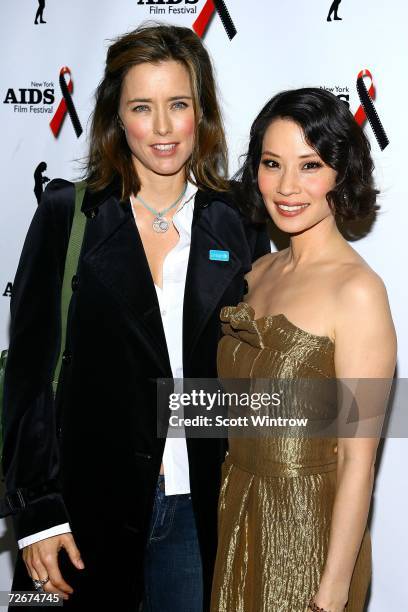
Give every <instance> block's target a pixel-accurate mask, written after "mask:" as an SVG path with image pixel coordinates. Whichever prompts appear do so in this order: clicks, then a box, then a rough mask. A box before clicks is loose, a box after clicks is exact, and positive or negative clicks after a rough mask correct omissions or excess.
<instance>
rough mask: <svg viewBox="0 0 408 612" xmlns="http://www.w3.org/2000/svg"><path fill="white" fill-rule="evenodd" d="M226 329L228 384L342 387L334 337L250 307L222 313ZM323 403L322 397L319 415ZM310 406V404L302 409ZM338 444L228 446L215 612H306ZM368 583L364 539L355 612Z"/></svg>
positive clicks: (322, 556) (322, 554)
mask: <svg viewBox="0 0 408 612" xmlns="http://www.w3.org/2000/svg"><path fill="white" fill-rule="evenodd" d="M221 320H222V321H223V333H224V336H223V338H222V339H221V341H220V344H219V348H218V373H219V376H220V377H221V378H275V379H276V378H280V379H292V380H293V379H298V378H305V379H307V378H314V379H316V378H320V379H322V380H323V379H334V377H335V370H334V344H333V342H332V341H331V340H330V339H329V338H326V337H323V336H316V335H314V334H310V333H308V332H306V331H304V330H302V329H300V328H298V327H297V326H295V325H294V324H292V323H291V322H290V321H288V319H287V318H286V317H285V316H284V315H283V314H279V315H270V316H265V317H261V318H259V319H254V311H253V309H252V308H251V306H249V305H248V304H246V303H243V302H242V303H240V304H238V306H236V307H225V308H223V310H222V312H221ZM318 401H319V400H318ZM325 401H326V400H325V398H324V394H323V395H322V397H321V399H320V404H321V405H320V407H318V408H319V409H320V413H321V414H325V411H326V407H325V405H323V404H324V402H325ZM305 406H306V403H305V402H303V403H302V404H301V405H300V406H297V410H298V411H301V410H302V409H304V408H305ZM313 406H314V409H316V397H314V398H313ZM292 408H294V409H295V410H296V407H294V406H292ZM306 408H307V406H306ZM309 409H310V406H309ZM336 442H337V439H336V438H306V437H302V436H298V437H296V436H294V437H283V436H281V437H275V436H274V437H272V436H265V437H261V438H260V437H253V438H242V437H241V438H234V437H230V440H229V453H228V456H227V458H226V461H225V463H224V465H223V468H222V469H223V482H222V488H221V495H220V501H219V515H218V520H219V543H218V552H217V559H216V565H215V573H214V582H213V592H212V600H211V611H212V612H307V605H308V602H309V601H310V598H311V597H312V596H313V595H314V594H315V593H316V591H317V588H318V586H319V582H320V577H321V574H322V570H323V567H324V564H325V560H326V556H327V551H328V542H329V535H330V524H331V515H332V509H333V503H334V497H335V490H336V465H337V462H336V453H337V444H336ZM370 576H371V543H370V536H369V532H368V531H367V530H366V531H365V534H364V538H363V542H362V545H361V548H360V551H359V555H358V558H357V562H356V565H355V569H354V573H353V577H352V582H351V587H350V592H349V601H348V605H347V608H346V610H347V612H362V610H363V609H364V602H365V598H366V593H367V590H368V586H369V582H370Z"/></svg>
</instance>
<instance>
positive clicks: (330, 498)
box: [212, 88, 396, 612]
mask: <svg viewBox="0 0 408 612" xmlns="http://www.w3.org/2000/svg"><path fill="white" fill-rule="evenodd" d="M372 172H373V162H372V159H371V156H370V147H369V143H368V141H367V139H366V137H365V136H364V134H363V132H362V130H361V128H360V127H359V126H358V125H357V123H356V122H355V120H354V118H353V116H352V114H351V113H350V111H349V110H348V108H347V106H346V105H345V104H344V103H343V102H341V101H340V100H338V99H337V98H336V97H335V96H334V95H332V94H330V93H328V92H325V91H323V90H320V89H314V88H307V89H300V90H294V91H287V92H282V93H280V94H278V95H277V96H275V97H274V98H273V99H272V100H271V101H269V102H268V103H267V104H266V106H265V107H264V108H263V110H262V111H261V112H260V114H259V115H258V117H257V119H256V120H255V122H254V124H253V126H252V129H251V137H250V144H249V149H248V154H247V156H246V161H245V163H244V166H243V169H242V174H241V179H242V187H243V194H244V195H245V200H244V202H245V203H244V204H243V208H244V212H246V214H247V216H249V217H250V218H251V219H253V220H261V219H262V218H268V217H270V218H271V219H272V221H273V222H274V223H275V225H276V226H277V227H278V228H279V229H280V230H282V231H283V232H286V233H287V234H289V237H290V246H289V247H288V248H287V249H285V250H282V251H279V252H277V253H272V254H268V255H265V256H264V257H262V258H261V259H259V260H258V261H257V262H256V264H255V265H254V267H253V269H252V270H251V272H250V273H249V274H248V276H247V282H248V293H247V296H246V299H247V302H245V303H240V304H238V306H235V307H232V306H231V307H226V308H224V309H223V310H222V312H221V319H222V321H223V333H224V336H223V338H222V339H221V341H220V344H219V350H218V368H219V375H220V377H222V378H251V379H253V378H257V379H261V378H263V379H266V378H273V379H289V380H300V379H303V378H304V379H308V378H312V379H314V380H318V381H322V382H324V381H327V380H330V379H334V378H337V379H342V380H343V379H344V380H351V379H354V380H356V379H358V380H363V379H388V380H390V379H391V378H392V375H393V372H394V368H395V361H396V337H395V331H394V326H393V322H392V318H391V314H390V309H389V305H388V299H387V294H386V290H385V288H384V285H383V282H382V281H381V279H380V278H379V277H378V276H377V275H376V274H375V272H374V271H373V270H372V269H371V268H370V267H369V266H368V265H367V263H366V262H365V261H364V260H363V259H362V257H360V255H359V254H358V253H357V252H356V251H355V250H354V249H353V248H351V246H350V245H349V244H348V242H347V241H346V240H345V239H344V238H343V236H342V234H341V233H340V231H339V229H338V223H339V222H341V221H342V220H343V219H347V218H349V219H354V218H362V217H366V216H368V215H372V214H373V213H374V212H375V210H376V208H377V206H376V203H375V202H376V195H377V193H378V192H377V191H376V190H375V189H374V187H373V177H372ZM302 399H303V398H302ZM319 402H320V404H321V406H320V408H322V409H323V410H324V408H325V407H324V399H323V395H322V396H321V398H320V400H319V399H318V401H317V403H319ZM314 408H316V406H314ZM377 446H378V436H377V435H376V436H367V437H361V436H357V435H356V436H350V437H340V436H336V437H329V436H328V437H302V436H300V437H299V436H298V437H296V436H290V437H289V436H286V437H282V436H280V437H274V436H264V437H260V436H257V437H252V438H249V437H247V438H244V439H243V438H239V437H234V436H233V435H230V440H229V453H228V456H227V458H226V461H225V463H224V465H223V485H222V490H221V497H220V502H219V547H218V553H217V561H216V568H215V575H214V582H213V592H212V612H306V611H307V610H315V611H316V610H318V611H320V610H323V611H327V612H343V611H344V610H346V611H347V612H362V611H363V609H364V604H365V599H366V594H367V590H368V586H369V582H370V578H371V543H370V536H369V532H368V530H367V517H368V512H369V507H370V500H371V495H372V488H373V480H374V464H375V456H376V450H377Z"/></svg>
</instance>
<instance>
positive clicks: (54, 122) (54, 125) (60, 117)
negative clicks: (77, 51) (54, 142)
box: [50, 66, 83, 138]
mask: <svg viewBox="0 0 408 612" xmlns="http://www.w3.org/2000/svg"><path fill="white" fill-rule="evenodd" d="M66 74H69V81H68V84H67V82H66V81H65V75H66ZM59 84H60V88H61V93H62V100H61V102H60V103H59V105H58V108H57V110H56V111H55V114H54V116H53V118H52V119H51V121H50V128H51V130H52V133H53V134H54V136H55V137H57V136H58V134H59V131H60V129H61V126H62V124H63V122H64V119H65V115H66V114H67V112H68V114H69V116H70V118H71V122H72V125H73V127H74V130H75V134H76V135H77V137H78V138H79V137H80V135H81V134H82V132H83V130H82V126H81V122H80V121H79V117H78V115H77V112H76V110H75V106H74V103H73V102H72V96H71V94H72V91H73V89H74V87H73V84H72V78H71V70H70V69H69V68H68V66H63V67H62V68H61V70H60V75H59Z"/></svg>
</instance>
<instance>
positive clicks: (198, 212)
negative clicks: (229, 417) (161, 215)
mask: <svg viewBox="0 0 408 612" xmlns="http://www.w3.org/2000/svg"><path fill="white" fill-rule="evenodd" d="M228 213H230V214H228ZM235 217H236V215H235V213H233V211H231V210H228V205H227V204H225V203H224V202H222V201H217V202H211V201H210V203H208V201H207V202H206V201H204V200H203V195H202V193H200V192H197V196H196V201H195V207H194V217H193V226H192V234H191V247H190V258H189V263H188V269H187V278H186V286H185V293H184V310H183V361H184V364H186V363H188V361H189V359H190V358H191V355H192V352H193V350H194V347H195V345H196V343H197V340H198V338H199V336H200V334H201V333H202V331H203V328H204V326H205V324H206V323H207V321H208V319H209V317H210V316H211V314H212V313H213V311H214V309H215V308H216V307H217V305H218V303H219V301H220V299H221V297H222V295H223V293H224V292H225V289H226V287H228V285H229V283H230V282H231V280H232V279H233V278H234V276H235V275H236V274H237V273H238V271H239V269H240V268H241V267H242V265H243V264H242V262H241V261H240V258H239V257H238V255H237V252H238V249H237V248H236V246H237V245H235V244H234V243H235V242H236V241H237V240H239V239H240V235H239V232H240V224H239V223H238V222H237V221H238V219H236V218H235ZM228 222H230V223H231V227H227V226H226V223H228ZM234 222H235V223H234ZM234 232H235V233H237V234H238V235H236V236H235V237H234ZM221 235H222V238H221V237H220V236H221ZM230 238H231V239H230ZM241 238H242V237H241ZM210 250H220V251H227V252H228V253H229V261H213V260H211V259H210Z"/></svg>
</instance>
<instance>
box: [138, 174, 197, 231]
mask: <svg viewBox="0 0 408 612" xmlns="http://www.w3.org/2000/svg"><path fill="white" fill-rule="evenodd" d="M186 191H187V183H186V184H185V187H184V189H183V191H182V192H181V193H180V195H179V197H178V198H177V200H176V201H175V202H173V204H171V205H170V206H168V207H167V208H165V209H164V210H156V209H155V208H153V207H152V206H149V204H147V202H145V201H144V200H143V199H142V198H141V197H140V196H139V195H137V196H136V199H137V200H139V202H141V204H143V206H144V207H145V208H146V209H147V210H148V211H150V212H151V213H152V214H153V215H154V219H153V223H152V227H153V229H154V231H155V232H157V233H158V234H164V232H167V230H168V229H169V222H168V221H167V219H166V218H165V215H167V213H168V212H170V210H172V208H174V207H175V206H177V204H178V203H179V202H180V200H181V198H183V197H184V195H185V193H186Z"/></svg>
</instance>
